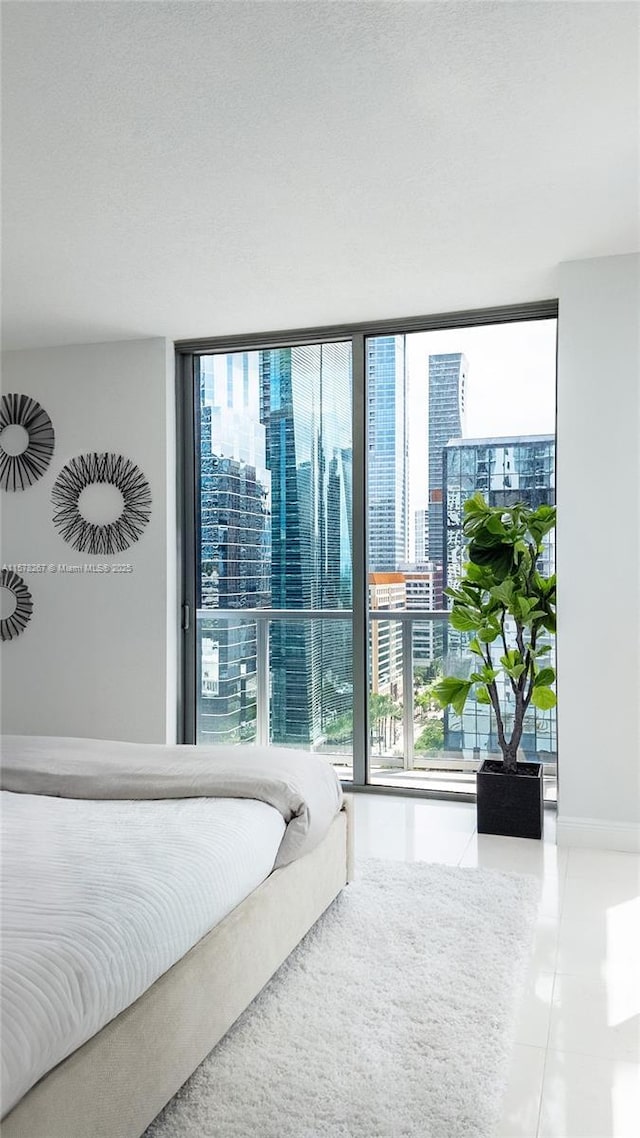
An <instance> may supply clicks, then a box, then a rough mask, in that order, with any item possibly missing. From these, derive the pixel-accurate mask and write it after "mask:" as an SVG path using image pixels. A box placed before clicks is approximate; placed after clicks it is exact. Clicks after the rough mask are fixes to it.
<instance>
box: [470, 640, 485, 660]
mask: <svg viewBox="0 0 640 1138" xmlns="http://www.w3.org/2000/svg"><path fill="white" fill-rule="evenodd" d="M469 651H470V652H473V654H474V656H482V657H483V659H484V653H483V651H482V648H481V647H480V644H479V641H478V638H477V636H474V637H473V640H470V641H469Z"/></svg>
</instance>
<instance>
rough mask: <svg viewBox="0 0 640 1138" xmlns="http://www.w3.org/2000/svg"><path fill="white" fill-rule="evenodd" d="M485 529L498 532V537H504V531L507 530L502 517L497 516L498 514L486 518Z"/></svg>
mask: <svg viewBox="0 0 640 1138" xmlns="http://www.w3.org/2000/svg"><path fill="white" fill-rule="evenodd" d="M487 529H488V530H489V533H495V534H498V535H499V536H500V537H504V535H505V533H506V532H507V531H506V529H505V526H504V522H503V520H502V518H501V517H499V516H498V514H492V515H491V517H490V518H488V519H487Z"/></svg>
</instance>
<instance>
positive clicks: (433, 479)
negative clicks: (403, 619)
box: [429, 352, 468, 607]
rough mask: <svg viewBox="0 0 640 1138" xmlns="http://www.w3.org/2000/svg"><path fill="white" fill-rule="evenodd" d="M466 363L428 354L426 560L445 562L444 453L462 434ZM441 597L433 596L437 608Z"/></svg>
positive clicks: (453, 355) (459, 357)
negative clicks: (427, 531) (452, 440)
mask: <svg viewBox="0 0 640 1138" xmlns="http://www.w3.org/2000/svg"><path fill="white" fill-rule="evenodd" d="M467 374H468V364H467V360H466V358H465V356H464V355H463V354H462V353H461V352H447V353H444V354H441V355H431V356H429V560H430V561H434V562H435V563H436V564H437V565H444V554H445V544H444V512H443V471H442V465H443V453H444V448H445V447H446V445H447V443H448V442H449V441H450V439H459V438H460V437H461V435H462V424H463V419H464V400H465V383H466V379H467ZM441 599H442V598H441V597H435V598H434V600H435V603H436V606H437V607H440V604H441Z"/></svg>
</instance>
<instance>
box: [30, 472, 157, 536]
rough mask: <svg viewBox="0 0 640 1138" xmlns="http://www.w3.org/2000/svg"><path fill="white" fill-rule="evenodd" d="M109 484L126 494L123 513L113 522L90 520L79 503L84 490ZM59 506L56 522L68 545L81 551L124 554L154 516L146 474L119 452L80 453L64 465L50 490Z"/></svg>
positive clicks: (56, 504)
mask: <svg viewBox="0 0 640 1138" xmlns="http://www.w3.org/2000/svg"><path fill="white" fill-rule="evenodd" d="M101 482H102V483H105V482H106V483H109V484H110V485H111V486H115V488H116V490H119V491H120V493H121V494H122V497H123V501H124V504H123V508H122V513H121V514H120V516H119V517H118V518H116V519H115V520H114V521H112V522H107V523H105V524H98V523H96V522H90V521H87V519H86V518H84V517H83V516H82V514H81V513H80V510H79V507H78V502H79V498H80V495H81V494H82V491H83V490H84V489H86V487H87V486H93V485H95V484H96V483H101ZM51 501H52V502H53V505H54V506H55V507H56V512H55V514H54V516H53V524H54V526H55V527H56V529H57V530H58V532H59V533H60V535H61V536H62V537H63V538H64V540H65V541H66V542H68V543H69V545H71V546H73V548H74V549H77V550H79V551H80V552H81V553H94V554H102V555H109V554H112V553H121V552H122V551H123V550H124V549H128V548H129V546H130V545H132V544H133V543H134V541H137V540H138V538H139V537H140V534H141V533H142V531H143V530H144V527H145V526H146V524H147V522H148V521H149V518H150V517H151V490H150V487H149V483H148V482H147V480H146V478H145V477H144V474H143V473H142V471H141V470H139V469H138V467H137V466H136V465H135V463H133V462H131V460H130V459H128V458H124V457H123V456H122V455H120V454H109V453H108V452H105V453H104V454H96V453H92V454H81V455H78V457H77V458H72V459H71V461H70V462H68V463H67V465H66V466H64V467H63V468H62V470H61V472H60V474H59V475H58V478H57V479H56V481H55V483H54V486H53V490H52V491H51Z"/></svg>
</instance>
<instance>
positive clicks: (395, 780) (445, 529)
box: [365, 317, 557, 798]
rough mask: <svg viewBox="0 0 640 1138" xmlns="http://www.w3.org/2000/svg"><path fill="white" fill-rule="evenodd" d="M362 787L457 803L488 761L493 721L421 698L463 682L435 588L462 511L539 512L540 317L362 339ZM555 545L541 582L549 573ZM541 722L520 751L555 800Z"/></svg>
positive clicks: (547, 395)
mask: <svg viewBox="0 0 640 1138" xmlns="http://www.w3.org/2000/svg"><path fill="white" fill-rule="evenodd" d="M365 357H366V379H367V400H368V448H367V462H368V471H367V485H368V499H367V519H368V525H367V530H368V567H367V569H368V586H369V682H370V702H369V774H370V781H371V782H372V783H375V784H378V785H386V786H402V787H413V788H424V789H432V790H439V791H443V792H447V791H449V792H452V793H455V792H460V791H465V790H471V791H472V790H473V789H474V781H475V777H474V776H475V771H476V770H477V768H478V766H479V765H480V763H481V762H482V760H483V759H484V758H486V757H487V754H488V753H489V752H499V748H498V744H497V738H496V733H495V723H494V722H493V712H492V711H491V709H490V708H489V707H488V706H487V705H486V704H482V703H476V702H475V701H474V699H470V700H469V701H468V703H467V705H466V707H465V711H464V715H463V716H462V717H460V716H457V715H456V714H455V713H454V712H453V711H451V709H448V710H447V711H442V710H441V709H440V707H439V706H438V704H437V702H436V701H435V700H434V698H433V696H432V688H433V684H434V683H435V682H437V680H438V678H439V677H441V676H442V675H450V674H452V673H453V674H460V675H466V674H468V673H469V672H470V671H472V670H473V664H472V656H471V654H470V653H469V651H468V648H467V644H468V641H469V635H468V634H463V633H459V632H455V631H454V630H452V629H451V628H450V626H449V624H448V621H447V618H446V616H438V615H437V614H438V613H442V612H443V611H444V610H446V609H448V608H449V607H450V601H449V598H448V597H447V595H446V593H445V590H446V588H447V587H448V586H452V585H456V584H457V583H458V581H459V579H460V577H461V575H462V571H463V564H464V561H465V545H464V538H463V530H462V523H463V507H464V503H465V501H466V500H467V499H468V498H471V497H472V496H473V495H474V494H475V493H477V492H478V491H480V492H481V493H482V494H483V495H484V497H485V499H486V500H487V502H488V503H489V504H490V505H492V506H498V505H504V506H508V505H511V504H514V503H516V502H523V503H524V504H526V505H529V506H539V505H542V504H547V505H551V504H554V503H555V411H556V407H555V402H556V397H555V390H556V383H555V381H556V320H555V318H553V317H549V318H547V319H538V320H527V321H517V322H508V321H503V322H499V323H492V324H477V325H466V326H460V327H451V328H446V329H434V330H427V331H419V332H411V333H408V334H405V335H393V336H391V335H384V336H371V337H368V338H367V340H366V349H365ZM554 539H555V535H554V533H552V534H551V535H550V536H549V538H548V539H547V540H546V542H545V548H544V553H543V557H542V564H541V569H542V571H543V572H545V573H551V572H554V571H555V540H554ZM510 696H511V693H510V691H509V690H506V689H504V688H502V689H501V698H502V701H503V703H504V704H505V714H506V716H507V720H508V718H509V698H510ZM556 737H557V736H556V711H555V708H554V709H552V710H550V711H540V710H536V709H535V708H534V707H533V706H532V707H531V708H530V709H529V711H528V712H527V717H526V720H525V730H524V734H523V739H522V744H521V747H522V753H523V755H524V756H526V757H527V758H529V759H535V760H537V761H542V762H543V763H544V769H545V773H546V777H545V788H546V793H547V796H548V797H549V798H551V797H553V796H554V794H555V784H556V779H555V774H556V758H557V742H556Z"/></svg>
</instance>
